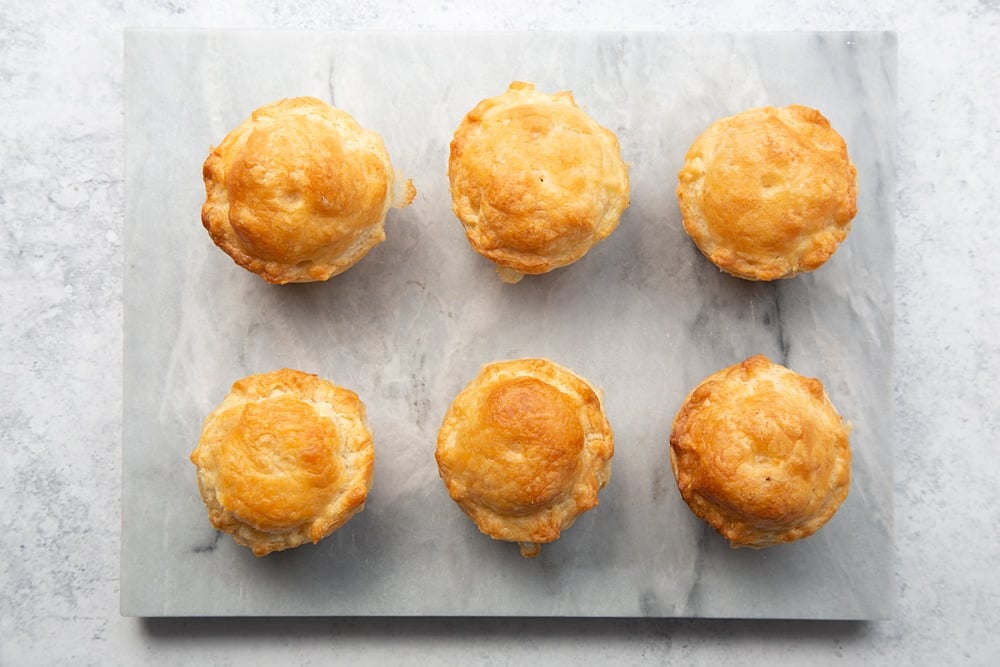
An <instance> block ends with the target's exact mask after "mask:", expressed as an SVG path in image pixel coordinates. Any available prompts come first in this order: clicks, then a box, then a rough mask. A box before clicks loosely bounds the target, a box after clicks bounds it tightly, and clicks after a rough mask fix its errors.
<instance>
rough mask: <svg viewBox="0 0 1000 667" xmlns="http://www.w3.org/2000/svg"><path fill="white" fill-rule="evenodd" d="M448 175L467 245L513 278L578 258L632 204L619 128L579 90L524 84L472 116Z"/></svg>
mask: <svg viewBox="0 0 1000 667" xmlns="http://www.w3.org/2000/svg"><path fill="white" fill-rule="evenodd" d="M448 178H449V180H450V182H451V197H452V207H453V209H454V211H455V214H456V215H457V216H458V218H459V220H461V222H462V224H463V226H464V227H465V232H466V235H467V237H468V239H469V243H470V244H471V245H472V247H473V248H474V249H475V250H476V251H477V252H479V253H480V254H482V255H484V256H485V257H487V258H488V259H490V260H491V261H493V262H494V263H495V264H496V265H497V267H498V268H497V270H498V272H499V273H500V276H501V278H503V279H504V280H506V281H508V282H516V281H517V280H519V279H520V278H521V277H522V275H523V274H538V273H545V272H547V271H551V270H552V269H554V268H557V267H560V266H565V265H567V264H570V263H572V262H575V261H576V260H578V259H580V258H581V257H583V255H584V254H586V253H587V251H588V250H590V248H591V247H593V246H594V244H596V243H598V242H599V241H601V240H602V239H604V238H606V237H607V236H608V235H609V234H611V232H612V231H614V229H615V228H616V227H617V226H618V222H619V219H620V218H621V215H622V213H623V211H624V210H625V208H626V207H627V206H628V203H629V181H628V167H627V166H626V165H625V163H624V162H623V161H622V158H621V153H620V149H619V146H618V139H617V137H616V136H615V135H614V133H613V132H611V131H610V130H608V129H607V128H605V127H602V126H601V125H599V124H598V123H597V122H596V121H594V120H593V119H592V118H591V117H590V116H588V115H587V114H586V113H584V111H583V110H581V109H580V108H579V107H578V106H577V105H576V102H575V101H574V99H573V95H572V94H571V93H569V92H560V93H555V94H551V95H550V94H545V93H541V92H538V91H537V90H535V87H534V85H533V84H530V83H524V82H514V83H512V84H510V87H509V88H508V90H507V91H506V92H505V93H503V94H502V95H499V96H497V97H492V98H489V99H485V100H483V101H482V102H480V103H479V104H478V105H476V107H475V108H474V109H473V110H472V111H470V112H469V113H468V114H467V115H466V116H465V118H464V119H463V120H462V122H461V123H460V125H459V126H458V129H457V130H456V131H455V135H454V138H453V140H452V142H451V152H450V157H449V161H448Z"/></svg>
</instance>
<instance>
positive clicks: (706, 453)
mask: <svg viewBox="0 0 1000 667" xmlns="http://www.w3.org/2000/svg"><path fill="white" fill-rule="evenodd" d="M848 432H849V427H848V426H847V425H845V424H844V422H843V421H842V420H841V418H840V415H839V414H837V411H836V410H835V409H834V407H833V404H832V403H831V402H830V399H829V398H828V397H827V395H826V393H825V392H824V390H823V385H822V383H821V382H820V381H819V380H817V379H814V378H807V377H803V376H801V375H798V374H797V373H795V372H793V371H791V370H789V369H788V368H785V367H784V366H781V365H779V364H775V363H772V362H771V361H770V360H769V359H767V358H766V357H764V356H760V355H758V356H755V357H751V358H749V359H747V360H746V361H744V362H742V363H740V364H736V365H734V366H730V367H729V368H725V369H723V370H721V371H719V372H717V373H714V374H713V375H711V376H709V377H708V378H706V379H705V380H704V381H703V382H701V384H699V385H698V386H697V387H695V389H694V390H693V391H692V392H691V393H690V394H689V395H688V397H687V399H686V400H685V401H684V404H683V405H682V406H681V409H680V410H679V411H678V413H677V416H676V418H675V419H674V426H673V432H672V433H671V434H670V463H671V466H672V467H673V470H674V475H675V477H676V478H677V487H678V489H679V490H680V493H681V496H682V497H683V498H684V500H685V502H687V504H688V506H689V507H690V508H691V511H692V512H694V514H695V515H696V516H698V517H700V518H701V519H704V520H705V521H707V522H708V523H709V524H710V525H711V526H712V527H713V528H714V529H715V530H716V531H718V532H719V533H720V534H722V535H723V536H724V537H725V538H726V539H728V540H729V542H730V544H731V545H732V546H734V547H754V548H761V547H767V546H771V545H774V544H779V543H782V542H792V541H794V540H798V539H800V538H803V537H808V536H809V535H812V534H813V533H815V532H816V531H817V530H819V529H820V528H821V527H822V526H823V525H824V524H825V523H826V522H827V521H829V519H830V518H831V517H832V516H833V515H834V513H835V512H836V511H837V509H838V508H839V507H840V505H841V503H843V502H844V499H845V498H847V492H848V487H849V485H850V478H851V450H850V445H849V442H848Z"/></svg>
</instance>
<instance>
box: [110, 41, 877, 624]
mask: <svg viewBox="0 0 1000 667" xmlns="http://www.w3.org/2000/svg"><path fill="white" fill-rule="evenodd" d="M895 53H896V49H895V38H894V37H893V36H892V35H891V34H886V33H876V32H873V33H851V34H847V33H831V34H813V33H786V34H777V33H776V34H742V35H727V34H646V33H623V34H621V33H619V34H615V33H587V34H578V33H544V34H535V33H473V34H464V33H419V34H408V33H316V32H309V33H292V32H283V33H282V32H225V33H223V32H207V31H206V32H189V31H128V32H127V33H126V43H125V100H126V118H125V121H126V136H125V157H126V225H125V252H126V258H125V259H126V279H125V295H124V307H125V364H124V374H125V379H124V381H125V387H124V392H125V405H124V422H125V423H124V452H123V470H124V479H123V493H122V503H123V527H122V572H121V608H122V611H123V613H125V614H127V615H140V616H183V615H198V616H211V615H227V616H242V615H491V616H514V615H524V616H704V617H765V618H831V619H839V618H843V619H871V618H882V617H886V616H888V615H889V614H890V613H891V610H892V604H893V600H892V591H893V590H894V586H893V582H892V567H891V559H892V452H891V446H892V428H893V423H892V378H891V375H892V320H893V314H892V303H893V299H892V289H893V236H894V235H893V211H894V192H895V185H894V159H895V154H894V151H895V145H896V138H895V93H896V90H895V67H896V63H895ZM514 79H525V80H530V81H534V82H535V83H536V84H538V86H539V87H540V88H541V89H543V90H557V89H570V90H572V91H573V92H574V94H575V96H576V98H577V101H578V102H579V103H580V104H581V105H582V106H584V107H585V108H586V109H587V110H588V111H589V112H590V113H591V114H592V115H593V116H594V117H595V118H597V119H598V120H599V121H600V122H602V123H603V124H605V125H607V126H608V127H610V128H612V129H613V130H615V131H616V132H617V133H618V135H619V138H620V140H621V144H622V150H623V153H624V156H625V158H626V160H627V161H628V162H629V163H630V164H631V179H632V188H633V189H632V205H631V207H630V208H629V210H628V211H627V212H626V214H625V217H624V219H623V221H622V224H621V226H620V227H619V229H618V230H617V231H616V232H615V233H614V234H613V235H612V236H611V237H610V238H609V239H608V240H607V241H605V242H604V243H603V244H601V245H600V246H598V247H597V248H596V249H595V250H594V251H592V252H591V253H590V254H589V255H587V256H586V257H585V258H584V259H583V260H581V261H580V262H578V263H577V264H575V265H573V266H571V267H568V268H565V269H561V270H558V271H556V272H554V273H552V274H549V275H547V276H542V277H528V278H526V279H525V280H524V281H523V282H521V283H520V284H518V285H514V286H511V285H505V284H502V283H501V282H500V281H499V280H497V279H496V277H495V274H494V272H493V269H492V267H491V266H490V265H489V264H488V263H487V262H486V261H485V260H482V259H481V258H479V257H478V256H477V255H475V254H474V253H473V252H472V251H471V250H470V249H469V247H468V245H467V242H466V240H465V237H464V234H463V232H462V229H461V226H460V225H459V223H458V222H457V221H456V220H455V218H454V217H453V215H452V213H451V211H450V201H449V197H448V184H447V178H446V176H445V168H446V162H447V147H448V142H449V141H450V138H451V133H452V132H453V130H454V128H455V126H456V125H457V124H458V121H459V120H460V119H461V117H462V115H463V114H464V113H465V112H466V111H467V110H468V109H470V108H471V107H472V106H473V105H474V104H475V103H476V102H478V101H479V100H480V99H481V98H483V97H486V96H490V95H494V94H497V93H499V92H500V91H502V90H503V89H504V88H505V87H506V85H507V83H509V81H511V80H514ZM293 95H315V96H318V97H321V98H324V99H326V100H328V101H330V102H332V103H334V104H336V105H338V106H341V107H343V108H345V109H347V110H349V111H350V112H351V113H353V114H354V115H355V116H356V117H357V118H358V119H359V120H360V121H361V122H362V123H363V124H364V125H366V126H368V127H371V128H373V129H375V130H377V131H379V132H380V133H381V134H382V135H383V137H384V139H385V142H386V145H387V146H388V148H389V151H390V153H391V155H392V157H393V160H394V162H395V164H396V166H397V167H399V168H401V169H403V170H404V171H405V172H406V173H407V174H408V175H410V176H411V177H412V178H413V181H414V184H415V185H416V187H417V190H418V195H417V198H416V200H415V202H414V205H413V206H411V207H410V208H408V209H406V210H404V211H394V212H392V213H391V214H390V218H389V221H388V225H387V235H388V240H387V241H386V242H385V243H383V244H382V245H380V246H379V247H377V248H376V249H375V250H373V251H372V252H371V253H370V254H369V256H368V257H366V258H365V259H364V260H363V261H362V262H361V263H360V264H358V265H357V266H356V267H354V268H352V269H351V270H350V271H348V272H347V273H345V274H343V275H341V276H339V277H336V278H334V279H332V280H331V281H329V282H327V283H321V284H311V285H290V286H283V287H277V286H271V285H267V284H265V283H264V282H263V281H261V280H260V279H259V278H257V277H255V276H253V275H251V274H249V273H247V272H245V271H244V270H242V269H240V268H238V267H236V266H235V265H234V264H233V263H232V262H231V260H230V259H229V258H228V257H227V256H226V255H224V254H223V253H222V252H221V251H219V250H217V249H216V248H215V247H214V246H213V245H212V244H211V242H210V241H209V238H208V235H207V234H206V233H205V231H204V229H203V228H202V226H201V223H200V219H199V207H200V204H201V201H202V199H203V196H204V191H203V187H202V184H201V163H202V161H203V160H204V157H205V155H206V154H207V151H208V149H209V147H210V146H211V145H213V144H214V143H217V142H218V141H219V140H220V139H221V138H222V136H223V135H224V134H225V133H226V132H227V131H228V130H229V129H231V128H232V127H233V126H234V125H235V124H237V123H238V122H240V121H241V120H242V119H243V118H245V117H246V116H247V115H248V114H249V112H250V111H251V110H252V109H253V108H255V107H257V106H260V105H261V104H264V103H267V102H270V101H273V100H275V99H278V98H281V97H286V96H293ZM788 103H802V104H807V105H811V106H814V107H817V108H819V109H821V110H822V111H823V112H824V114H826V115H827V117H828V118H830V120H831V122H832V123H833V125H834V127H836V128H837V129H838V130H839V131H840V132H841V133H842V134H843V135H844V136H845V138H846V139H847V142H848V145H849V148H850V151H851V155H852V158H853V159H854V161H855V163H856V164H857V167H858V172H859V213H858V217H857V218H856V220H855V223H854V229H853V231H852V233H851V236H850V237H849V239H848V241H847V242H846V243H845V244H844V245H843V246H842V247H841V249H840V250H839V251H838V252H837V254H836V255H835V256H834V258H833V259H832V260H831V261H830V262H829V263H828V264H827V265H826V266H824V267H823V268H821V269H820V270H819V271H817V272H816V273H814V274H811V275H805V276H800V277H798V278H795V279H794V280H790V281H783V282H779V283H776V284H752V283H747V282H743V281H739V280H737V279H733V278H730V277H728V276H726V275H724V274H721V273H720V272H718V271H717V270H716V269H715V268H714V267H712V266H711V265H709V264H708V262H707V261H706V260H704V259H703V258H702V257H701V256H700V255H699V254H698V252H697V251H696V250H695V248H694V246H693V245H692V244H691V243H690V241H689V240H688V239H687V237H686V236H685V235H684V232H683V230H682V228H681V226H680V219H679V213H678V210H677V206H676V202H675V199H674V195H673V191H674V187H675V185H676V173H677V171H678V169H679V167H680V164H681V162H682V159H683V155H684V153H685V151H686V149H687V147H688V145H689V144H690V142H691V141H692V140H693V139H694V138H695V136H696V135H697V134H698V133H699V132H700V131H701V130H702V129H703V128H704V127H705V126H706V125H707V124H708V123H709V122H711V121H712V120H713V119H715V118H717V117H719V116H722V115H727V114H730V113H735V112H737V111H740V110H742V109H744V108H746V107H749V106H754V105H760V104H776V105H780V104H788ZM758 352H761V353H764V354H767V355H769V356H771V357H772V358H773V359H775V360H777V361H781V362H783V363H785V364H787V365H789V366H791V367H792V368H794V369H796V370H797V371H799V372H801V373H804V374H809V375H815V376H817V377H820V378H821V379H823V381H824V383H825V384H826V386H827V390H828V392H829V393H830V395H831V397H832V399H833V401H834V403H835V404H836V405H837V406H838V408H839V409H840V410H841V412H842V413H844V414H845V416H846V417H847V418H849V419H850V420H851V422H852V423H853V427H854V430H853V437H852V445H853V451H854V468H853V472H854V475H853V482H852V488H851V495H850V497H849V498H848V500H847V501H846V503H845V504H844V506H843V507H842V509H841V510H840V512H839V513H838V514H837V515H836V516H835V517H834V519H833V520H832V521H831V522H830V523H829V524H828V525H827V526H826V527H825V528H824V529H823V530H821V531H820V532H819V533H818V534H817V535H816V536H814V537H812V538H810V539H807V540H804V541H801V542H799V543H796V544H792V545H786V546H781V547H775V548H772V549H769V550H764V551H750V550H732V549H730V548H729V546H728V544H727V543H726V542H725V541H724V540H723V539H722V538H720V537H718V536H717V535H715V534H714V533H713V532H711V531H710V529H708V528H707V527H706V526H705V525H704V524H702V523H701V522H700V521H699V520H697V519H696V518H694V516H693V515H691V513H690V512H689V511H688V509H687V507H686V506H685V505H684V503H683V502H682V500H681V499H680V497H679V494H678V493H677V491H676V487H675V485H674V479H673V476H672V473H671V472H670V467H669V463H668V459H667V437H668V434H669V429H670V424H671V420H672V418H673V415H674V413H675V411H676V410H677V408H678V407H679V403H680V401H681V399H682V398H683V396H684V395H685V393H686V392H687V391H688V389H689V388H690V387H691V386H692V385H693V384H694V383H696V382H697V381H698V380H700V379H701V378H702V377H704V376H705V375H707V374H708V373H710V372H712V371H714V370H717V369H718V368H720V367H722V366H724V365H728V364H731V363H734V362H736V361H739V360H741V359H743V358H745V357H747V356H750V355H751V354H754V353H758ZM520 356H547V357H550V358H552V359H554V360H556V361H558V362H560V363H563V364H565V365H567V366H569V367H571V368H573V369H575V370H577V371H578V372H580V373H581V374H583V375H585V376H586V377H588V378H589V379H590V380H591V381H593V382H594V383H595V384H596V385H599V386H600V387H602V388H603V389H604V391H605V397H606V401H605V403H606V408H607V411H608V416H609V419H610V421H611V424H612V426H613V427H614V429H615V434H616V446H617V447H616V450H617V451H616V456H615V459H614V467H613V475H612V479H611V483H610V485H609V486H608V488H607V489H606V490H605V492H604V493H603V495H602V497H601V504H600V506H599V507H598V508H597V509H595V510H594V511H592V512H590V513H589V514H587V515H585V516H584V517H582V518H581V519H580V520H579V521H578V522H577V523H576V524H575V525H574V526H573V527H572V528H571V529H570V530H568V531H567V532H566V533H564V535H563V537H562V538H561V539H560V540H559V541H557V542H555V543H553V544H551V545H547V546H545V547H544V548H543V549H542V554H541V556H540V557H539V558H537V559H534V560H525V559H522V558H521V557H520V556H519V555H518V553H517V549H516V547H514V546H512V545H509V544H504V543H499V542H494V541H492V540H490V539H488V538H486V537H484V536H482V535H480V534H479V533H478V531H477V530H476V529H475V527H474V526H473V525H472V524H471V523H470V522H469V521H468V520H467V519H466V518H465V516H464V515H463V514H462V513H461V512H460V511H459V510H458V508H457V507H456V506H455V505H454V504H453V503H452V502H451V501H450V499H449V498H448V495H447V493H446V492H445V490H444V487H443V485H442V484H441V482H440V480H439V478H438V475H437V469H436V466H435V463H434V458H433V450H434V442H435V435H436V432H437V428H438V425H439V423H440V420H441V417H442V416H443V414H444V411H445V409H446V407H447V405H448V404H449V403H450V401H451V399H452V398H453V396H454V395H455V393H456V392H457V391H458V390H459V389H460V388H461V387H462V386H463V385H464V384H465V383H466V382H467V381H468V380H469V379H470V378H471V377H472V376H473V375H474V374H475V373H476V371H477V369H478V368H479V366H480V365H481V364H483V363H485V362H488V361H492V360H495V359H501V358H510V357H520ZM280 366H292V367H296V368H300V369H303V370H308V371H311V372H315V373H318V374H320V375H322V376H324V377H328V378H330V379H332V380H335V381H337V382H339V383H341V384H343V385H346V386H349V387H351V388H353V389H354V390H355V391H357V392H358V393H359V395H360V396H361V397H362V399H363V400H364V401H365V402H366V404H367V405H368V414H369V418H370V421H371V424H372V426H373V429H374V432H375V438H376V448H377V464H376V470H375V483H374V486H373V489H372V492H371V495H370V497H369V503H368V507H367V509H366V510H365V512H364V513H362V514H361V515H359V516H357V517H356V518H355V519H353V520H352V521H351V522H350V523H348V524H347V526H345V527H344V528H343V529H341V530H340V531H338V532H337V533H335V534H334V535H333V536H331V537H329V538H327V539H326V540H324V541H322V542H321V543H320V544H319V545H316V546H312V545H307V546H304V547H301V548H299V549H296V550H292V551H288V552H282V553H278V554H273V555H271V556H269V557H267V558H263V559H257V558H254V557H253V556H252V555H251V554H250V552H249V550H247V549H245V548H242V547H238V546H236V545H235V544H233V542H232V541H231V539H230V538H229V537H228V536H221V537H220V536H219V535H218V534H216V533H215V531H214V530H213V529H212V528H211V527H210V525H209V524H208V521H207V518H206V516H205V510H204V508H203V506H202V504H201V501H200V499H199V498H198V493H197V489H196V486H195V479H194V469H193V466H192V465H191V464H190V462H189V461H188V458H187V457H188V455H189V453H190V451H191V450H192V448H193V447H194V444H195V442H196V441H197V438H198V434H199V431H200V425H201V420H202V419H203V417H204V416H205V414H206V413H207V412H208V411H209V410H211V408H212V407H214V405H215V404H217V403H218V401H220V400H221V398H222V397H223V396H224V394H225V393H226V391H227V390H228V388H229V385H230V384H231V382H232V381H233V380H234V379H236V378H238V377H241V376H243V375H247V374H249V373H255V372H262V371H265V370H270V369H273V368H277V367H280Z"/></svg>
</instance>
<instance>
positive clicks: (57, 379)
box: [0, 0, 1000, 665]
mask: <svg viewBox="0 0 1000 667" xmlns="http://www.w3.org/2000/svg"><path fill="white" fill-rule="evenodd" d="M129 27H153V28H189V29H190V28H226V29H240V28H255V29H262V28H282V29H295V30H408V31H409V30H442V29H443V30H525V29H530V30H594V29H603V30H645V31H651V30H652V31H678V32H685V33H690V32H703V31H729V32H733V31H803V30H808V31H837V30H880V31H882V30H888V31H894V32H895V33H896V35H897V40H898V41H897V45H898V58H897V60H898V73H897V82H898V86H897V100H898V117H897V137H898V144H897V154H896V163H897V174H896V189H897V192H896V253H895V304H894V309H895V331H894V340H895V359H894V362H895V364H894V366H895V369H894V396H893V403H894V409H895V417H894V422H895V439H894V443H893V445H894V453H893V464H894V469H895V477H894V505H895V511H894V516H895V530H894V532H895V547H894V548H895V552H894V567H893V570H894V574H895V579H894V582H893V586H892V588H893V590H894V592H895V607H894V611H893V615H892V618H890V619H888V620H882V621H873V622H817V621H750V620H729V621H721V620H686V619H638V618H636V619H598V618H586V619H569V618H565V619H563V618H549V619H526V618H505V619H497V618H482V617H479V618H468V619H464V618H430V617H401V618H283V619H241V620H228V619H211V620H207V619H156V620H153V619H147V620H143V619H136V618H129V617H123V616H121V615H120V613H119V593H120V590H119V572H120V546H121V516H122V513H121V498H122V479H121V478H122V474H123V468H122V405H123V402H124V403H127V400H123V399H126V397H123V391H122V376H123V361H122V345H123V328H122V315H123V273H124V270H123V268H124V267H123V256H124V255H123V248H122V239H123V237H124V231H123V230H124V215H125V192H124V174H125V173H126V172H125V164H124V129H125V123H124V118H123V104H124V102H123V100H124V92H123V87H124V84H123V51H124V41H125V40H124V29H125V28H129ZM998 36H1000V6H998V5H997V3H996V2H989V1H986V0H983V1H980V2H970V3H963V4H961V5H960V6H956V5H955V4H954V3H917V4H916V5H914V4H913V3H904V2H890V3H881V4H880V5H879V6H873V5H872V4H871V3H866V2H853V1H852V2H842V3H836V4H835V5H831V6H825V7H815V6H814V4H813V3H808V2H793V3H772V4H765V3H743V2H737V1H736V0H730V1H726V2H719V3H714V6H713V8H712V9H710V10H709V9H705V10H701V11H696V10H692V9H690V8H688V7H686V6H685V3H672V2H668V3H657V2H632V3H628V2H625V3H585V4H581V3H576V2H562V1H557V2H551V3H546V4H544V5H538V4H537V3H532V2H511V3H413V4H410V3H404V2H383V3H374V2H353V3H352V2H332V3H331V2H318V1H309V2H298V3H288V4H287V5H285V4H282V3H272V2H264V1H260V2H255V1H253V0H245V1H243V2H238V3H231V4H230V5H229V6H225V7H223V6H221V5H214V4H213V5H209V4H208V3H201V4H199V3H194V2H183V1H181V2H154V1H151V0H149V1H144V2H130V3H124V6H123V5H122V4H121V3H104V2H96V1H90V2H84V3H80V4H78V5H76V6H73V5H69V4H62V3H55V2H45V1H43V2H36V3H19V4H16V5H14V4H9V5H5V6H4V7H3V8H2V9H0V81H2V82H3V85H2V86H0V100H2V102H0V109H2V111H3V117H4V121H5V122H4V130H3V132H0V160H2V162H0V164H2V167H3V168H2V169H0V213H2V226H0V234H2V235H0V256H2V261H0V271H3V272H4V278H5V280H4V283H5V284H4V289H3V290H2V291H0V316H2V317H0V353H2V362H3V363H2V364H0V369H2V370H0V373H2V379H3V385H4V387H5V391H4V396H3V401H2V406H0V433H2V436H3V443H4V455H3V456H2V457H0V502H2V507H3V508H4V510H3V512H2V529H0V553H2V556H0V664H4V665H7V664H11V665H21V664H139V663H157V664H197V663H206V664H220V663H221V664H226V663H237V662H250V663H265V664H266V663H270V662H280V663H282V664H309V663H316V662H321V661H322V662H329V661H333V662H347V661H350V662H351V663H353V664H387V663H390V664H391V663H396V664H400V663H402V664H427V663H430V664H515V663H520V662H523V661H525V660H539V659H540V660H542V661H544V662H547V663H555V664H577V665H579V664H606V663H610V662H624V663H629V664H663V663H665V662H668V661H678V662H684V663H685V664H693V665H702V664H704V665H709V664H717V663H718V662H720V661H739V662H741V663H744V664H746V663H751V664H765V663H767V664H770V663H779V664H800V663H801V662H803V661H804V660H806V659H808V660H809V661H810V662H811V663H812V662H816V663H819V664H832V663H837V664H857V663H862V662H866V663H870V664H897V663H919V664H992V663H993V661H994V660H995V659H996V656H997V655H1000V636H998V633H997V632H996V623H997V619H998V618H1000V574H998V572H1000V534H998V528H997V526H998V525H1000V498H998V495H1000V491H998V489H1000V468H998V466H997V465H996V462H995V456H992V449H993V447H992V442H993V438H994V437H995V435H994V434H995V430H996V427H997V426H998V421H1000V385H998V381H997V379H996V378H997V375H998V373H1000V348H998V346H997V344H996V342H995V340H994V332H996V331H1000V297H998V296H997V294H996V289H995V287H994V284H995V282H996V281H997V279H998V278H1000V269H998V268H997V266H998V265H1000V262H998V261H997V259H998V258H1000V249H998V246H997V239H996V237H997V233H996V231H995V225H993V224H992V220H991V217H990V216H992V215H995V211H996V210H998V209H1000V201H998V194H997V193H998V191H1000V189H998V188H997V187H996V184H995V183H994V182H993V180H995V179H992V178H991V176H992V175H993V174H994V173H995V172H996V170H997V167H998V166H1000V148H998V146H1000V134H998V131H997V129H996V128H997V120H998V115H1000V114H998V111H997V109H1000V90H998V82H1000V71H998V65H997V63H996V58H995V57H993V53H994V51H995V47H994V42H995V40H996V38H997V37H998ZM386 66H387V67H388V66H391V63H387V65H386Z"/></svg>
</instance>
